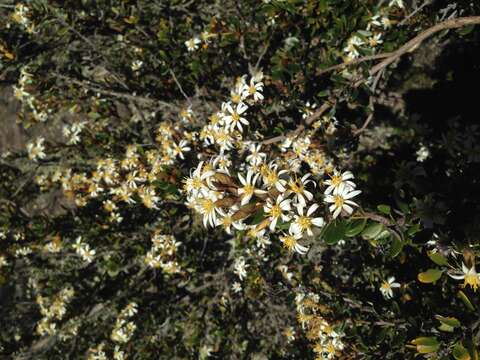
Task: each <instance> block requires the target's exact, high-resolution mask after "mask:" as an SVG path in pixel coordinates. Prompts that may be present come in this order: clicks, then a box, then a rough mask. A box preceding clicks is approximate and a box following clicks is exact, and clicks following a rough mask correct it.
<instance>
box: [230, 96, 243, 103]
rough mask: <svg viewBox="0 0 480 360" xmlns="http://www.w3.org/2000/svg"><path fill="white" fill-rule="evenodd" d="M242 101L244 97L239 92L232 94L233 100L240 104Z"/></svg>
mask: <svg viewBox="0 0 480 360" xmlns="http://www.w3.org/2000/svg"><path fill="white" fill-rule="evenodd" d="M240 101H242V97H241V96H240V95H239V94H233V95H232V102H234V103H235V104H238V103H239V102H240Z"/></svg>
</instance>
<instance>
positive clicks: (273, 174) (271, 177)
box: [265, 171, 278, 185]
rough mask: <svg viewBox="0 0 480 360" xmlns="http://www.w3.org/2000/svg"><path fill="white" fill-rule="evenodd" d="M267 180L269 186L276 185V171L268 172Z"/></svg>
mask: <svg viewBox="0 0 480 360" xmlns="http://www.w3.org/2000/svg"><path fill="white" fill-rule="evenodd" d="M265 180H266V181H265V182H266V183H267V184H269V185H273V184H275V183H276V182H277V181H278V176H277V173H276V172H275V171H268V173H267V176H266V177H265Z"/></svg>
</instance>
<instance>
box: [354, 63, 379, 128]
mask: <svg viewBox="0 0 480 360" xmlns="http://www.w3.org/2000/svg"><path fill="white" fill-rule="evenodd" d="M382 74H383V70H382V71H379V72H378V73H377V75H376V76H375V79H374V80H373V84H372V95H371V96H370V100H369V104H368V105H369V108H370V114H369V115H368V117H367V119H366V120H365V122H364V123H363V125H362V126H361V127H360V129H358V130H356V131H354V132H353V136H358V135H360V134H361V133H362V132H363V131H365V129H366V128H367V126H368V124H370V122H371V121H372V119H373V115H374V113H375V99H374V97H375V90H376V89H377V85H378V82H379V81H380V78H381V77H382Z"/></svg>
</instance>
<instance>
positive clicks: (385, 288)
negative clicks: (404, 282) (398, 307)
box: [380, 276, 400, 299]
mask: <svg viewBox="0 0 480 360" xmlns="http://www.w3.org/2000/svg"><path fill="white" fill-rule="evenodd" d="M399 287H400V284H399V283H397V282H395V277H393V276H390V277H389V278H388V280H387V281H384V282H383V283H382V285H380V292H381V293H382V295H383V296H384V297H385V299H391V298H392V297H393V288H399Z"/></svg>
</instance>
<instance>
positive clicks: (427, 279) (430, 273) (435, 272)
mask: <svg viewBox="0 0 480 360" xmlns="http://www.w3.org/2000/svg"><path fill="white" fill-rule="evenodd" d="M442 273H443V271H442V270H439V269H428V270H427V271H425V272H422V273H420V274H418V280H419V281H420V282H422V283H425V284H429V283H432V282H435V281H437V280H438V279H440V277H441V276H442Z"/></svg>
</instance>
